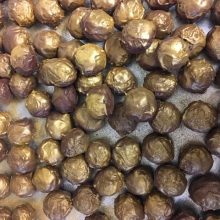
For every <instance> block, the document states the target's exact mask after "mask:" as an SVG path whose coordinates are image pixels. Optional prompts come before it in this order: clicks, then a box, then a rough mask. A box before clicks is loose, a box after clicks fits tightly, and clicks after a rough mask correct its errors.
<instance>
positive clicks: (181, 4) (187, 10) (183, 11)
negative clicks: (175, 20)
mask: <svg viewBox="0 0 220 220" xmlns="http://www.w3.org/2000/svg"><path fill="white" fill-rule="evenodd" d="M212 4H213V1H212V0H202V1H201V0H192V1H186V0H177V5H176V10H177V13H178V15H179V16H180V17H181V18H183V19H186V20H188V21H190V22H195V21H197V20H198V19H200V18H202V17H204V16H205V15H206V14H207V13H208V12H209V11H210V9H211V7H212Z"/></svg>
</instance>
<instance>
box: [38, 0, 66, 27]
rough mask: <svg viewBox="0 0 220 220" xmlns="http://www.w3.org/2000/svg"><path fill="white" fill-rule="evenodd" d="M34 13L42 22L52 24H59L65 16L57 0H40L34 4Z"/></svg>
mask: <svg viewBox="0 0 220 220" xmlns="http://www.w3.org/2000/svg"><path fill="white" fill-rule="evenodd" d="M48 6H50V7H48ZM34 13H35V17H36V19H37V20H38V21H39V22H40V23H42V24H47V25H51V26H56V25H58V24H59V23H60V22H61V20H62V19H63V18H64V11H63V10H62V8H61V7H60V6H59V3H58V2H57V0H38V1H37V2H36V3H35V4H34Z"/></svg>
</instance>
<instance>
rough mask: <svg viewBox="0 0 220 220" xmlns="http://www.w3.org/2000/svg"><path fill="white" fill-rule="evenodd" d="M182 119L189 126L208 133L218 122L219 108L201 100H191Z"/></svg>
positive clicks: (194, 129)
mask: <svg viewBox="0 0 220 220" xmlns="http://www.w3.org/2000/svg"><path fill="white" fill-rule="evenodd" d="M182 121H183V124H184V125H185V126H186V127H187V128H189V129H191V130H193V131H196V132H200V133H206V132H208V131H209V130H210V129H212V128H213V127H215V125H216V124H217V110H216V109H215V108H214V107H213V106H212V105H210V104H209V103H206V102H203V101H201V100H198V101H195V102H191V103H190V104H189V105H188V106H187V107H186V109H185V111H184V114H183V118H182Z"/></svg>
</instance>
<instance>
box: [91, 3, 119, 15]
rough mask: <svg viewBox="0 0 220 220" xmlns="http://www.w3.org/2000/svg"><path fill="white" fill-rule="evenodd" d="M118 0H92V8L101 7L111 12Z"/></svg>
mask: <svg viewBox="0 0 220 220" xmlns="http://www.w3.org/2000/svg"><path fill="white" fill-rule="evenodd" d="M119 2H120V0H92V8H96V9H102V10H104V11H106V12H110V13H111V12H112V11H113V10H114V9H115V7H116V6H117V4H118V3H119Z"/></svg>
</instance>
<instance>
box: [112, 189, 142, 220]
mask: <svg viewBox="0 0 220 220" xmlns="http://www.w3.org/2000/svg"><path fill="white" fill-rule="evenodd" d="M114 211H115V215H116V217H117V218H118V219H119V220H126V219H132V218H133V219H138V220H143V219H144V207H143V205H142V203H141V201H140V200H139V198H137V197H135V196H134V195H132V194H130V193H124V194H121V195H119V196H118V197H117V198H116V199H115V202H114Z"/></svg>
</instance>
